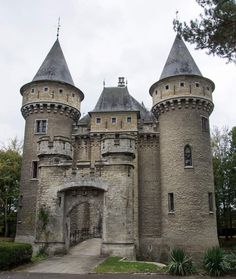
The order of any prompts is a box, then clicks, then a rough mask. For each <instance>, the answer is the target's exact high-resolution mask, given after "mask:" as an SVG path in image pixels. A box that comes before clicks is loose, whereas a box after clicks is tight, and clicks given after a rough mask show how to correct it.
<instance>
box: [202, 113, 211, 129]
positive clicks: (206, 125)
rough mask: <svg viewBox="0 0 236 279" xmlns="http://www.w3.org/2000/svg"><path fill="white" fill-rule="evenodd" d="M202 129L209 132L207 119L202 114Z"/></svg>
mask: <svg viewBox="0 0 236 279" xmlns="http://www.w3.org/2000/svg"><path fill="white" fill-rule="evenodd" d="M202 131H203V132H209V121H208V119H207V118H206V117H204V116H202Z"/></svg>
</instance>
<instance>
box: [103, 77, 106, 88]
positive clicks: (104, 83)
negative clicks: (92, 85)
mask: <svg viewBox="0 0 236 279" xmlns="http://www.w3.org/2000/svg"><path fill="white" fill-rule="evenodd" d="M105 85H106V81H105V78H104V79H103V88H104V87H105Z"/></svg>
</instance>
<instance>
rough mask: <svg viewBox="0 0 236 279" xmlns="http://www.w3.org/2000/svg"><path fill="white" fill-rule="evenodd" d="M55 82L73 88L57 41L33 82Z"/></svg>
mask: <svg viewBox="0 0 236 279" xmlns="http://www.w3.org/2000/svg"><path fill="white" fill-rule="evenodd" d="M39 80H55V81H60V82H65V83H68V84H71V85H73V86H74V82H73V80H72V77H71V74H70V71H69V68H68V66H67V63H66V60H65V57H64V55H63V52H62V49H61V46H60V43H59V40H58V39H57V40H56V41H55V43H54V44H53V46H52V48H51V49H50V51H49V53H48V55H47V57H46V58H45V60H44V61H43V63H42V65H41V67H40V68H39V70H38V72H37V74H36V75H35V77H34V78H33V81H39Z"/></svg>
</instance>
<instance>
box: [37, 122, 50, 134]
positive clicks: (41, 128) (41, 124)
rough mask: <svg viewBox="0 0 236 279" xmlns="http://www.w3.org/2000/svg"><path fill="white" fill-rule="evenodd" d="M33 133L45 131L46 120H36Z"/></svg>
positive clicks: (43, 132) (44, 132)
mask: <svg viewBox="0 0 236 279" xmlns="http://www.w3.org/2000/svg"><path fill="white" fill-rule="evenodd" d="M35 133H36V134H46V133H47V120H36V127H35Z"/></svg>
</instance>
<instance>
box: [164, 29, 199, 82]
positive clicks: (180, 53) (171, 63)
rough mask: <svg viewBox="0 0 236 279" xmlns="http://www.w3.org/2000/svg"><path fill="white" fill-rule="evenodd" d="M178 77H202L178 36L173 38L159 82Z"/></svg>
mask: <svg viewBox="0 0 236 279" xmlns="http://www.w3.org/2000/svg"><path fill="white" fill-rule="evenodd" d="M178 75H197V76H202V74H201V72H200V70H199V69H198V66H197V65H196V63H195V61H194V60H193V58H192V56H191V54H190V52H189V51H188V49H187V47H186V45H185V43H184V42H183V40H182V38H181V37H180V35H177V36H176V38H175V41H174V44H173V46H172V48H171V50H170V54H169V56H168V58H167V61H166V64H165V66H164V69H163V71H162V74H161V77H160V80H161V79H164V78H167V77H171V76H178Z"/></svg>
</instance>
